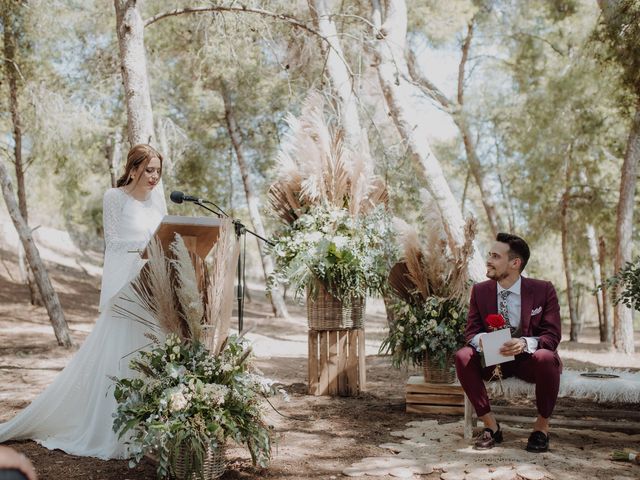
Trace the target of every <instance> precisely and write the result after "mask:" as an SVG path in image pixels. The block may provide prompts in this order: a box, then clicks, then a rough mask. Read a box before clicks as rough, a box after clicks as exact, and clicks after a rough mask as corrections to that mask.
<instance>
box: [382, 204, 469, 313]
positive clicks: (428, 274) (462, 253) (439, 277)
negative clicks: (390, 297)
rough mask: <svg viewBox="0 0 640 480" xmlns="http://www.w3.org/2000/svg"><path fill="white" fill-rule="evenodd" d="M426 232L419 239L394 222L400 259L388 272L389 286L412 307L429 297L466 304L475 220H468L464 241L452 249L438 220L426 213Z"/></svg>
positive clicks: (397, 220) (401, 222) (403, 226)
mask: <svg viewBox="0 0 640 480" xmlns="http://www.w3.org/2000/svg"><path fill="white" fill-rule="evenodd" d="M427 217H428V218H427V224H428V225H429V227H430V228H429V229H428V231H427V234H426V237H425V238H424V239H422V240H421V239H420V238H419V237H418V234H417V232H416V231H415V229H414V228H413V227H412V226H410V225H408V224H407V223H405V222H404V221H402V220H399V219H396V220H395V221H394V227H395V229H396V231H397V232H398V237H399V242H400V251H401V260H400V262H399V263H397V264H396V265H395V266H394V267H393V268H392V270H391V274H390V275H389V284H390V286H391V288H392V289H393V291H394V292H395V293H396V295H397V296H398V297H400V298H401V299H403V300H404V301H406V302H407V303H411V304H414V305H417V304H420V303H422V302H424V301H425V300H426V299H427V298H429V297H439V298H445V299H458V300H460V301H462V302H463V303H464V302H466V299H467V296H468V293H469V285H470V280H469V270H468V265H469V260H470V259H471V256H472V255H473V240H474V238H475V235H476V220H475V219H474V218H469V219H468V220H467V222H466V224H465V228H464V238H465V242H464V244H463V245H462V246H460V247H457V246H455V245H453V246H451V245H449V244H448V242H447V240H446V236H445V235H444V228H445V227H444V225H443V223H442V221H441V220H440V217H438V216H436V215H435V214H427Z"/></svg>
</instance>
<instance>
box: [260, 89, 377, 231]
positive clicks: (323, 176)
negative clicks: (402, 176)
mask: <svg viewBox="0 0 640 480" xmlns="http://www.w3.org/2000/svg"><path fill="white" fill-rule="evenodd" d="M323 108H324V99H323V97H322V96H321V95H320V94H319V93H317V92H313V93H311V94H310V95H309V96H308V97H307V99H306V101H305V102H304V104H303V106H302V111H301V113H300V116H298V117H295V116H294V115H291V114H289V116H288V117H287V123H288V124H289V127H290V129H291V130H290V132H289V133H288V135H287V136H286V137H285V141H284V142H283V146H282V148H281V150H280V153H279V155H278V159H277V166H276V170H277V177H276V180H275V182H274V184H273V185H272V186H271V188H270V189H269V202H270V204H271V208H272V210H273V211H274V213H275V214H276V215H277V216H278V217H279V218H280V219H281V220H283V221H284V222H285V223H286V224H289V225H290V224H292V223H293V222H295V221H296V220H297V219H298V218H299V217H300V215H302V214H303V213H304V212H305V210H306V209H307V208H308V207H310V206H312V205H326V206H333V207H335V208H339V209H342V208H346V209H348V210H349V213H350V214H351V216H353V217H354V218H355V217H357V216H359V215H364V214H366V213H368V212H370V211H371V210H372V209H373V208H374V207H375V206H376V205H379V204H381V203H385V202H386V201H387V198H388V195H387V190H386V186H385V185H384V183H383V182H382V181H381V180H380V179H379V178H378V177H377V176H376V175H374V173H373V168H372V162H371V161H370V159H369V158H368V157H367V156H365V154H363V153H362V152H354V151H352V150H350V149H349V148H348V147H347V146H346V144H345V141H344V132H343V131H342V129H333V128H331V127H330V126H329V124H328V122H327V121H326V119H325V115H324V113H323Z"/></svg>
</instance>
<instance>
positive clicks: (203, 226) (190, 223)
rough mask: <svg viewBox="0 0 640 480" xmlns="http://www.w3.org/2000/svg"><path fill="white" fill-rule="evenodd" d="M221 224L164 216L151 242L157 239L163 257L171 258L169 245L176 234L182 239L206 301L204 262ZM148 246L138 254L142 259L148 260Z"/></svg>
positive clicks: (198, 218)
mask: <svg viewBox="0 0 640 480" xmlns="http://www.w3.org/2000/svg"><path fill="white" fill-rule="evenodd" d="M221 224H222V222H221V220H220V219H219V218H214V217H182V216H178V215H165V216H164V218H163V219H162V221H161V222H160V225H158V228H156V231H155V232H154V234H153V236H152V238H151V240H150V241H149V242H152V241H153V240H154V239H157V240H158V241H159V242H160V245H162V250H163V252H164V254H165V257H171V256H172V255H171V253H170V252H171V250H170V245H171V244H172V243H173V241H174V240H175V238H176V234H178V235H180V236H181V237H182V240H183V241H184V244H185V246H186V247H187V250H188V251H189V253H190V255H191V262H192V263H193V268H194V270H195V272H196V282H197V285H198V289H199V290H200V291H201V292H202V293H203V294H204V297H205V299H206V292H205V290H206V288H207V286H206V279H205V271H206V267H205V263H204V260H205V258H206V257H207V255H208V254H209V252H210V251H211V249H212V248H213V246H214V245H215V243H216V241H217V240H218V237H219V235H220V226H221ZM148 249H149V244H147V246H146V247H145V249H144V250H143V251H142V253H141V254H140V255H141V256H142V258H144V259H147V258H149V253H148Z"/></svg>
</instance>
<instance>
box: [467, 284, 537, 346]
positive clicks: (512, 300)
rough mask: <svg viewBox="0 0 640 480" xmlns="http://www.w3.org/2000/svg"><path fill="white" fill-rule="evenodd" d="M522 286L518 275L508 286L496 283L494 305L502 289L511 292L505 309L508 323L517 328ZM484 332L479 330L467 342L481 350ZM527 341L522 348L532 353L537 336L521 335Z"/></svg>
mask: <svg viewBox="0 0 640 480" xmlns="http://www.w3.org/2000/svg"><path fill="white" fill-rule="evenodd" d="M521 286H522V277H518V280H516V283H514V284H513V285H511V287H509V288H502V287H501V286H500V284H499V283H498V291H497V294H496V305H497V304H498V302H499V299H500V292H503V291H504V290H508V291H509V292H511V294H510V295H508V296H507V311H508V312H509V324H510V325H511V326H512V327H513V328H514V329H517V328H518V327H519V326H520V312H521V310H522V296H521V295H520V288H521ZM485 333H486V332H481V333H478V334H476V335H475V336H474V337H473V338H472V339H471V341H470V342H469V344H470V345H471V346H472V347H474V348H475V349H476V350H477V351H479V352H480V351H482V349H481V348H480V347H479V344H480V342H479V339H480V337H481V336H482V335H484V334H485ZM522 338H524V339H525V341H526V342H527V347H526V348H525V349H524V351H525V352H529V353H533V352H535V351H536V350H537V349H538V338H539V337H522Z"/></svg>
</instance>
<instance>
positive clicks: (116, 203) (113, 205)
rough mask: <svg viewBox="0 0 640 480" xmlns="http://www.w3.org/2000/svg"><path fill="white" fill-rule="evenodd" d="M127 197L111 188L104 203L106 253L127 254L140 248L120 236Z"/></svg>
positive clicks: (103, 223) (106, 193) (105, 195)
mask: <svg viewBox="0 0 640 480" xmlns="http://www.w3.org/2000/svg"><path fill="white" fill-rule="evenodd" d="M125 200H126V197H125V196H124V195H123V194H122V192H120V191H118V189H117V188H110V189H109V190H107V191H106V192H105V194H104V199H103V202H102V225H103V227H104V244H105V251H106V252H117V253H125V252H127V251H129V250H135V249H137V248H138V247H139V245H138V244H137V242H132V241H127V240H125V239H123V238H121V236H120V230H121V229H120V220H121V218H122V209H123V207H124V203H125Z"/></svg>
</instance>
